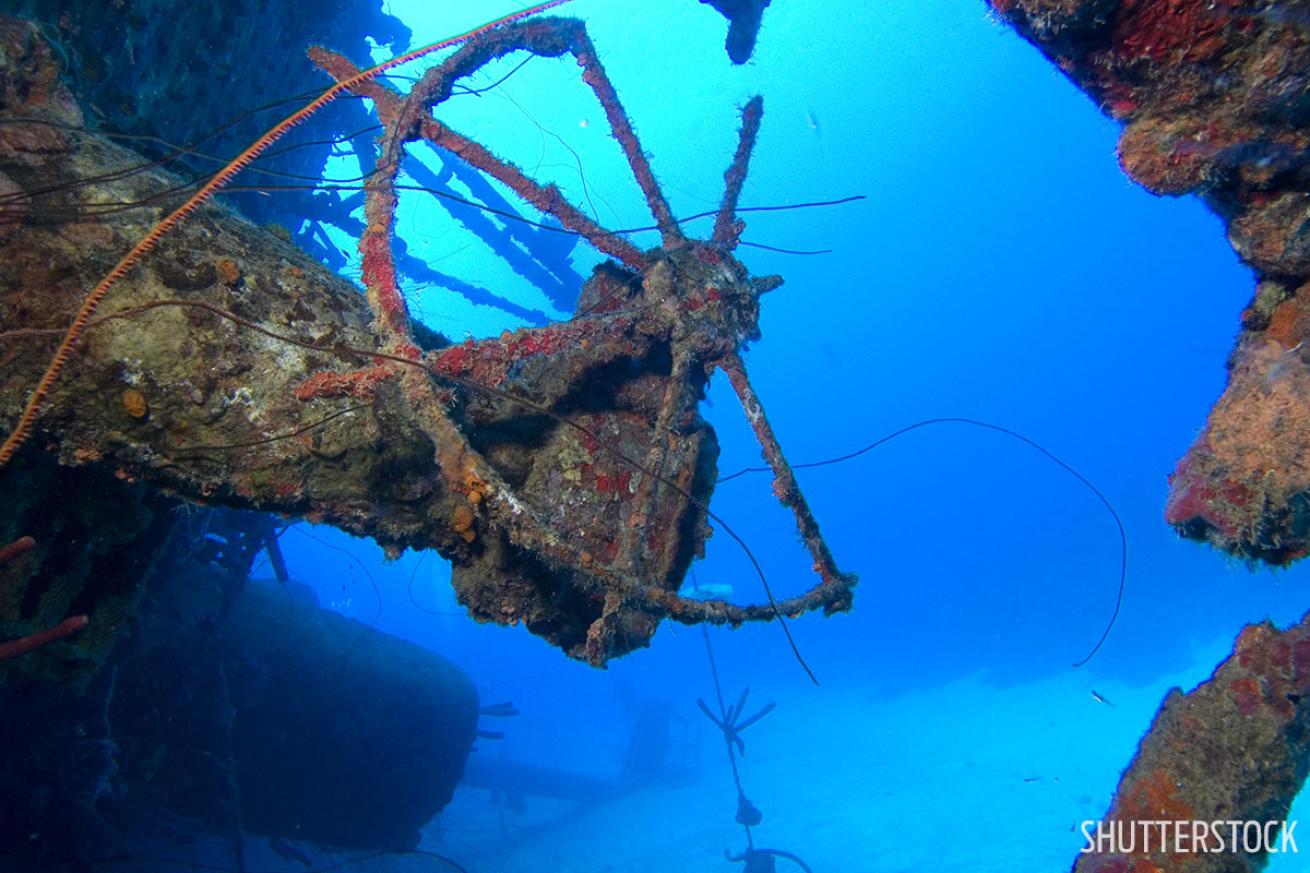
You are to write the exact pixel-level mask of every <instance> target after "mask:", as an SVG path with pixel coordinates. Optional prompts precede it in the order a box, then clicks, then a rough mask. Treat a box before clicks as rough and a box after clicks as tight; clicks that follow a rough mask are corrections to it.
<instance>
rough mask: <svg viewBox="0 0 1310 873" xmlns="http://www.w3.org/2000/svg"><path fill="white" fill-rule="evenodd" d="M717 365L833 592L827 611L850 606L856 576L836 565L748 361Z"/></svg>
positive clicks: (733, 358) (729, 359)
mask: <svg viewBox="0 0 1310 873" xmlns="http://www.w3.org/2000/svg"><path fill="white" fill-rule="evenodd" d="M717 366H718V367H719V369H720V370H722V371H723V372H724V373H726V374H727V376H728V380H729V381H730V382H732V387H733V390H734V391H736V392H737V398H738V400H740V401H741V406H742V410H743V411H744V412H745V413H746V419H747V420H748V421H749V422H750V425H751V429H752V430H754V431H755V438H756V439H757V440H758V441H759V443H760V447H761V449H762V450H763V452H764V459H765V461H767V462H768V464H769V467H770V468H771V469H772V470H773V476H774V479H773V493H774V496H776V497H777V498H778V501H779V502H780V503H782V505H783V506H786V507H787V508H788V509H790V510H791V511H792V514H793V515H794V516H795V518H796V528H797V530H798V531H799V532H800V535H801V540H802V541H803V542H804V543H805V548H806V549H807V550H808V551H809V553H810V556H811V557H812V558H813V559H814V571H815V572H816V573H818V574H819V578H820V579H821V580H822V585H821V586H820V587H821V588H822V589H824V590H826V591H828V592H830V593H831V594H832V596H833V600H832V601H830V602H827V603H825V604H824V606H825V608H826V609H827V611H828V612H835V611H838V610H841V609H844V608H846V607H847V606H849V602H850V596H851V595H850V590H851V588H852V587H853V586H854V584H855V579H854V577H852V576H850V575H848V574H845V573H842V572H841V571H840V570H839V569H837V563H836V561H834V560H833V557H832V552H830V551H829V550H828V544H827V543H826V542H825V541H824V539H823V534H822V533H820V532H819V522H818V521H817V520H816V519H815V518H814V513H812V512H811V511H810V506H809V503H808V502H807V501H806V500H805V495H804V494H803V493H802V492H801V488H800V485H799V484H798V483H797V481H796V475H795V474H794V473H793V472H792V469H791V465H790V464H788V463H787V459H786V457H785V456H784V455H783V453H782V446H781V445H779V443H778V438H777V436H776V435H775V434H774V432H773V427H772V426H771V425H770V424H769V419H768V417H767V416H766V415H765V414H764V406H763V404H761V403H760V398H759V396H758V395H757V394H756V393H755V389H754V388H753V387H752V386H751V383H750V378H749V377H748V376H747V375H746V365H745V364H743V363H742V360H741V357H740V356H739V355H738V354H737V353H736V352H733V353H731V354H728V355H725V356H724V357H723V358H722V359H721V360H720V361H718V363H717ZM779 611H780V612H783V613H784V614H790V613H789V612H788V611H787V610H784V609H783V608H782V605H781V604H780V605H779Z"/></svg>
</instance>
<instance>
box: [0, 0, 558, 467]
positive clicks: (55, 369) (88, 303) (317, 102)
mask: <svg viewBox="0 0 1310 873" xmlns="http://www.w3.org/2000/svg"><path fill="white" fill-rule="evenodd" d="M568 2H569V0H550V2H547V3H537V4H535V5H533V6H529V7H528V8H526V9H521V10H519V11H518V12H512V13H510V14H509V15H505V16H502V17H500V18H497V19H495V20H493V21H488V22H487V23H486V24H482V25H479V26H478V27H475V28H473V29H472V30H470V31H468V32H467V33H461V34H460V35H459V36H452V37H449V38H447V39H443V40H440V41H438V42H434V43H431V44H430V45H425V46H423V47H422V48H417V49H414V50H413V51H410V52H406V53H405V54H403V55H397V56H396V57H394V58H392V59H391V60H389V61H383V62H382V63H380V64H378V65H377V66H376V67H370V68H369V69H367V70H364V71H363V72H362V73H360V74H359V75H357V76H352V77H351V78H349V79H346V80H343V81H340V82H337V83H336V84H334V85H333V86H332V87H330V88H328V89H327V90H326V91H324V92H323V93H322V94H320V95H319V96H318V97H317V98H315V99H314V100H313V102H311V103H309V104H307V105H306V106H304V107H303V108H302V109H300V110H298V111H296V112H294V113H292V114H291V115H288V116H287V117H286V118H284V119H283V120H282V121H281V122H280V123H278V124H277V126H275V127H273V128H272V129H271V130H269V131H268V133H266V134H264V135H263V136H261V137H260V138H259V139H258V140H256V141H255V142H254V143H252V144H251V145H250V146H249V147H248V148H247V149H246V150H245V151H243V152H241V154H239V155H237V156H236V157H235V158H233V159H232V161H231V163H229V164H228V165H227V166H225V167H223V169H221V170H219V171H218V173H217V174H215V175H214V177H213V178H212V179H210V180H209V181H208V182H206V183H205V185H204V186H203V187H202V188H200V190H198V191H196V193H194V194H192V195H191V197H189V198H188V199H187V201H186V202H185V203H183V204H182V205H181V206H179V207H178V208H177V209H176V210H174V211H173V212H172V213H171V214H169V215H168V216H167V217H166V218H164V219H163V220H161V221H160V222H159V223H158V224H156V225H155V226H154V228H153V229H152V230H151V231H150V233H148V234H146V235H145V236H144V237H143V238H142V239H141V241H140V242H138V243H137V244H136V245H134V246H133V247H132V249H131V251H129V252H128V253H127V254H125V255H123V259H122V260H120V261H119V262H118V264H117V265H116V266H115V267H114V269H112V270H110V271H109V273H108V275H106V276H105V277H104V278H103V279H101V280H100V284H98V285H96V287H95V288H94V289H93V290H92V291H91V293H90V294H88V295H87V296H86V299H85V300H83V301H82V306H81V307H80V308H79V309H78V310H77V315H76V316H75V317H74V318H73V323H72V324H70V325H69V326H68V330H67V331H66V332H65V333H64V338H63V340H62V341H60V343H59V348H58V349H57V350H56V351H55V354H54V357H53V358H51V359H50V365H49V366H48V367H46V371H45V374H44V375H43V376H42V377H41V381H40V382H38V383H37V385H36V389H35V390H33V391H32V396H31V397H30V398H29V399H28V401H27V406H25V407H24V408H23V414H22V415H20V416H19V418H18V424H17V425H16V426H15V427H14V429H13V431H12V432H11V433H10V434H9V436H8V437H6V438H5V441H4V444H3V445H0V467H3V466H4V465H5V464H7V463H9V459H10V458H12V457H13V456H14V453H15V452H17V451H18V448H19V446H21V445H22V444H23V443H24V442H25V441H26V440H27V437H28V436H29V435H30V434H31V432H32V426H33V425H34V424H36V419H37V417H38V416H40V414H41V407H42V406H43V405H44V404H45V400H46V397H47V395H49V393H50V388H51V386H53V385H54V383H55V380H57V379H58V378H59V374H60V373H61V372H63V369H64V365H65V364H67V363H68V359H69V357H70V356H71V355H72V353H73V347H74V346H76V345H77V342H78V340H80V339H81V338H82V332H83V331H84V330H86V326H87V324H88V323H90V321H91V319H92V317H93V316H94V315H95V311H96V307H98V306H99V305H100V301H102V300H104V298H105V295H106V294H108V293H109V289H110V288H112V287H114V285H116V284H117V283H118V280H119V279H122V278H123V277H124V276H126V275H127V273H128V271H129V270H131V269H132V268H133V267H135V266H136V265H137V263H139V262H140V260H141V258H142V257H143V256H144V255H145V254H146V252H148V251H150V250H151V249H152V248H154V247H155V245H156V244H157V243H158V242H159V240H160V239H162V238H163V236H164V234H166V233H168V232H169V231H170V230H172V229H173V228H174V227H176V226H177V225H179V224H181V223H182V221H183V220H185V219H186V218H187V217H188V216H189V215H191V213H193V212H195V211H196V210H197V209H198V208H200V206H202V205H203V204H204V203H205V201H207V200H209V198H211V197H213V196H214V194H215V193H217V192H218V190H219V189H220V188H222V187H223V186H224V185H226V184H227V183H228V182H229V181H231V180H232V177H233V176H235V175H236V174H237V173H240V172H241V171H242V170H244V169H245V168H246V167H248V166H250V164H251V163H252V162H253V161H254V160H255V159H256V158H257V157H259V156H260V154H261V153H263V151H264V150H265V149H266V148H268V147H269V146H270V145H272V144H273V143H275V142H277V141H278V140H279V139H281V138H282V136H283V134H285V133H286V132H287V131H288V130H290V129H291V128H293V127H295V126H296V125H298V124H300V123H301V122H303V121H305V120H306V119H308V118H309V117H310V116H311V115H313V114H314V113H315V112H318V111H319V110H320V109H322V108H323V107H324V106H326V105H327V104H329V103H331V102H332V101H333V100H335V99H336V98H337V97H339V96H340V95H341V94H342V93H344V92H345V91H348V90H350V89H351V88H352V87H354V86H356V85H358V84H360V83H361V82H365V81H367V80H369V79H372V78H373V77H375V76H377V75H379V74H381V73H384V72H386V71H387V70H390V69H392V68H394V67H398V66H400V65H401V64H404V63H408V62H409V61H412V60H415V59H416V58H421V57H423V56H424V55H426V54H430V53H432V52H434V51H437V50H438V49H442V48H446V47H448V46H452V45H455V44H456V43H460V42H463V41H464V40H467V39H471V38H473V37H475V36H477V35H478V34H481V33H485V32H486V31H488V30H491V29H492V28H494V27H499V26H500V25H502V24H508V23H509V22H511V21H518V20H519V19H520V18H526V17H528V16H530V15H536V14H537V13H539V12H545V11H546V10H547V9H553V8H555V7H556V6H563V5H564V4H565V3H568Z"/></svg>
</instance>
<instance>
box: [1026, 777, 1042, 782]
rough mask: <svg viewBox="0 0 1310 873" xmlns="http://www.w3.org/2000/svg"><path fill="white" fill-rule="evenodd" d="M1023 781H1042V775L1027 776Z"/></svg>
mask: <svg viewBox="0 0 1310 873" xmlns="http://www.w3.org/2000/svg"><path fill="white" fill-rule="evenodd" d="M1023 781H1024V782H1041V781H1042V777H1040V776H1025V777H1024V778H1023Z"/></svg>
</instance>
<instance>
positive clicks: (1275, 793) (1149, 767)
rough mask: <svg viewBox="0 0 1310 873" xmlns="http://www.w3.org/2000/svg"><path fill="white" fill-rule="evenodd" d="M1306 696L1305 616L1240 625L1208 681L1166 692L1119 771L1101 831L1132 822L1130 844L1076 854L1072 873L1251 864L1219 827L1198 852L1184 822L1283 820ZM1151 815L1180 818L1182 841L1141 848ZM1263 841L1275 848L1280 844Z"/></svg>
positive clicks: (1297, 769)
mask: <svg viewBox="0 0 1310 873" xmlns="http://www.w3.org/2000/svg"><path fill="white" fill-rule="evenodd" d="M1308 693H1310V615H1308V616H1307V617H1306V618H1304V619H1302V621H1301V623H1300V624H1298V625H1296V626H1294V627H1291V628H1289V629H1287V630H1285V631H1279V630H1277V629H1276V628H1274V627H1273V626H1272V625H1270V624H1259V625H1250V626H1248V627H1247V628H1246V629H1245V630H1243V631H1242V633H1241V634H1240V635H1239V636H1238V638H1237V642H1236V645H1235V646H1234V649H1233V654H1232V655H1231V656H1230V657H1229V658H1228V660H1226V661H1224V662H1223V663H1222V664H1220V665H1219V667H1218V668H1217V669H1216V670H1215V671H1214V675H1213V676H1211V677H1210V679H1209V680H1207V681H1206V682H1204V683H1202V684H1201V685H1200V686H1198V687H1197V688H1196V689H1195V690H1193V691H1191V692H1189V693H1187V694H1184V693H1182V691H1181V690H1179V689H1174V690H1173V691H1172V692H1170V694H1169V696H1168V697H1167V698H1166V699H1165V702H1164V705H1163V706H1162V707H1161V708H1160V712H1159V713H1158V714H1157V715H1156V717H1155V722H1154V723H1153V724H1152V726H1151V730H1150V732H1149V733H1148V734H1147V735H1146V737H1145V738H1144V739H1143V740H1142V742H1141V744H1140V745H1139V746H1138V749H1137V755H1136V756H1135V757H1134V758H1133V762H1132V763H1131V764H1130V765H1129V767H1128V770H1127V771H1126V772H1125V773H1124V776H1123V779H1122V780H1121V781H1120V783H1119V789H1118V791H1117V792H1116V794H1115V798H1114V802H1113V803H1112V805H1111V807H1110V811H1109V813H1108V814H1107V815H1106V816H1105V817H1104V827H1105V833H1111V832H1113V831H1114V830H1115V829H1117V828H1123V829H1127V828H1131V827H1136V828H1137V841H1136V843H1137V845H1136V850H1135V851H1132V852H1129V853H1120V852H1110V851H1107V852H1104V853H1100V852H1097V853H1089V854H1084V855H1080V856H1079V860H1078V863H1077V864H1076V865H1075V867H1074V870H1075V873H1149V871H1154V873H1163V871H1168V873H1175V871H1176V873H1243V871H1250V870H1259V869H1261V868H1262V867H1263V866H1264V863H1265V861H1266V860H1267V857H1266V855H1265V854H1264V853H1251V854H1247V853H1246V852H1245V851H1244V850H1243V849H1242V848H1241V847H1240V846H1239V847H1238V849H1237V851H1234V850H1233V849H1232V847H1231V835H1232V831H1231V828H1227V827H1220V828H1219V832H1220V833H1219V836H1220V837H1222V839H1223V840H1224V842H1225V844H1224V846H1223V847H1222V848H1221V847H1220V845H1219V842H1218V838H1216V837H1214V836H1208V835H1207V836H1204V838H1205V840H1206V846H1207V847H1208V848H1209V851H1208V852H1207V851H1201V849H1200V845H1199V844H1196V843H1193V842H1192V841H1191V827H1190V823H1191V822H1193V821H1201V822H1207V823H1210V822H1219V823H1223V822H1229V821H1237V822H1242V823H1245V822H1247V821H1256V822H1261V823H1264V822H1270V821H1275V822H1281V821H1284V820H1286V819H1287V818H1288V808H1289V807H1290V805H1291V803H1292V800H1293V799H1294V798H1295V797H1296V794H1297V792H1298V791H1299V790H1300V788H1301V783H1302V782H1303V781H1304V780H1305V777H1306V772H1307V770H1308V769H1310V743H1307V739H1306V738H1307V732H1308V731H1310V699H1307V694H1308ZM1161 821H1167V822H1171V823H1172V822H1174V821H1181V822H1185V823H1187V834H1188V838H1187V839H1186V840H1184V841H1182V842H1179V843H1175V842H1173V837H1172V836H1168V840H1167V841H1166V843H1165V845H1164V846H1161V845H1160V839H1159V833H1160V832H1159V830H1158V828H1157V830H1156V831H1155V833H1156V838H1155V839H1154V840H1153V843H1152V847H1151V850H1150V851H1147V850H1146V849H1145V838H1144V834H1145V830H1146V828H1148V827H1150V826H1148V825H1145V824H1144V823H1146V822H1161ZM1243 826H1244V825H1243ZM1123 832H1124V833H1125V835H1126V834H1127V833H1128V831H1127V830H1124V831H1123ZM1169 833H1171V832H1167V833H1166V835H1168V834H1169ZM1239 834H1240V831H1239ZM1292 834H1293V839H1294V840H1295V838H1297V837H1300V834H1298V833H1296V831H1295V829H1293V831H1292ZM1272 845H1273V846H1274V848H1275V849H1277V848H1278V847H1279V846H1280V845H1281V840H1280V839H1279V838H1277V837H1275V839H1274V840H1272ZM1109 846H1110V844H1109V843H1106V844H1104V847H1105V848H1109Z"/></svg>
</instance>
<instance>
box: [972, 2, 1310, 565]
mask: <svg viewBox="0 0 1310 873" xmlns="http://www.w3.org/2000/svg"><path fill="white" fill-rule="evenodd" d="M991 5H992V6H993V8H995V9H996V10H997V11H998V12H1000V13H1001V14H1002V15H1003V16H1004V17H1005V19H1006V20H1007V21H1008V22H1010V23H1011V24H1012V25H1013V26H1014V27H1015V28H1016V29H1017V30H1018V31H1019V32H1020V33H1021V34H1023V36H1025V37H1026V38H1027V39H1028V40H1029V41H1031V42H1032V43H1033V44H1034V45H1036V46H1037V47H1038V48H1040V49H1041V50H1042V52H1043V53H1045V54H1046V55H1047V57H1048V58H1050V60H1051V61H1052V62H1053V63H1054V64H1056V65H1057V66H1058V67H1059V68H1060V69H1061V70H1063V71H1064V73H1065V74H1066V75H1068V76H1069V77H1070V78H1071V79H1072V80H1073V81H1074V82H1075V83H1076V84H1077V85H1078V86H1079V87H1080V88H1082V89H1083V90H1084V91H1085V92H1087V94H1088V95H1089V96H1090V97H1091V98H1092V99H1093V100H1095V101H1096V102H1097V104H1098V105H1099V106H1100V107H1101V108H1102V110H1103V111H1104V112H1105V113H1106V114H1108V115H1110V116H1112V117H1114V118H1116V119H1118V120H1120V121H1122V122H1123V123H1124V130H1123V133H1122V136H1121V137H1120V140H1119V160H1120V163H1121V165H1122V166H1123V168H1124V170H1125V171H1126V172H1127V173H1128V174H1129V175H1130V176H1131V177H1132V178H1133V179H1134V180H1136V181H1137V182H1139V183H1140V184H1142V185H1143V186H1145V187H1146V188H1148V189H1150V190H1151V191H1153V192H1156V193H1158V194H1170V195H1181V194H1196V195H1198V196H1200V197H1202V198H1203V199H1204V200H1205V201H1206V202H1207V203H1208V204H1209V205H1210V206H1211V207H1212V208H1213V209H1214V210H1215V212H1216V213H1217V214H1218V215H1219V216H1220V217H1222V218H1223V220H1224V221H1225V222H1226V224H1227V227H1228V237H1229V240H1230V241H1231V243H1232V245H1233V248H1234V249H1235V250H1236V252H1237V254H1238V255H1239V256H1240V257H1241V258H1242V259H1243V260H1244V261H1245V262H1246V263H1247V264H1249V265H1250V266H1251V268H1252V269H1253V270H1254V271H1255V275H1256V280H1257V287H1256V294H1255V297H1254V299H1253V300H1252V302H1251V304H1250V306H1249V307H1248V308H1247V310H1246V311H1245V312H1244V313H1243V315H1242V323H1241V325H1240V332H1239V335H1238V339H1237V348H1236V350H1235V351H1234V353H1233V355H1232V357H1231V358H1230V359H1229V379H1228V386H1227V388H1226V390H1225V391H1224V394H1223V396H1222V397H1221V398H1220V399H1219V401H1218V402H1217V403H1216V404H1215V406H1214V408H1213V410H1212V411H1211V413H1210V417H1209V420H1208V421H1207V422H1206V425H1205V428H1204V430H1203V431H1202V432H1201V434H1200V435H1199V436H1198V437H1197V439H1196V442H1195V443H1194V444H1193V446H1192V448H1191V449H1190V450H1189V451H1188V453H1187V454H1186V455H1185V456H1184V457H1183V459H1182V460H1181V461H1180V462H1179V463H1178V467H1177V469H1176V471H1175V472H1174V474H1173V476H1172V477H1171V480H1170V482H1171V493H1170V497H1169V501H1168V505H1167V508H1166V512H1165V514H1166V517H1167V519H1168V521H1169V522H1170V523H1171V524H1173V525H1175V526H1177V528H1178V529H1179V530H1180V531H1181V532H1182V533H1183V534H1184V535H1186V536H1189V537H1193V538H1196V539H1203V540H1206V541H1208V542H1210V543H1211V544H1213V545H1215V546H1216V547H1218V548H1220V549H1223V550H1225V551H1228V552H1231V553H1234V554H1237V555H1240V556H1242V557H1248V558H1259V559H1261V560H1265V561H1268V562H1270V563H1275V564H1284V563H1288V562H1290V561H1293V560H1296V559H1298V558H1300V557H1303V556H1304V555H1305V554H1306V551H1307V549H1308V548H1310V346H1307V345H1305V344H1303V341H1304V340H1305V339H1306V338H1307V336H1310V319H1307V318H1306V313H1307V311H1308V310H1310V221H1308V219H1310V124H1308V122H1310V17H1308V16H1307V13H1306V12H1305V9H1304V5H1303V4H1298V3H1285V2H1278V3H1275V2H1271V0H1254V2H1250V0H1240V2H1239V0H991Z"/></svg>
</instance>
